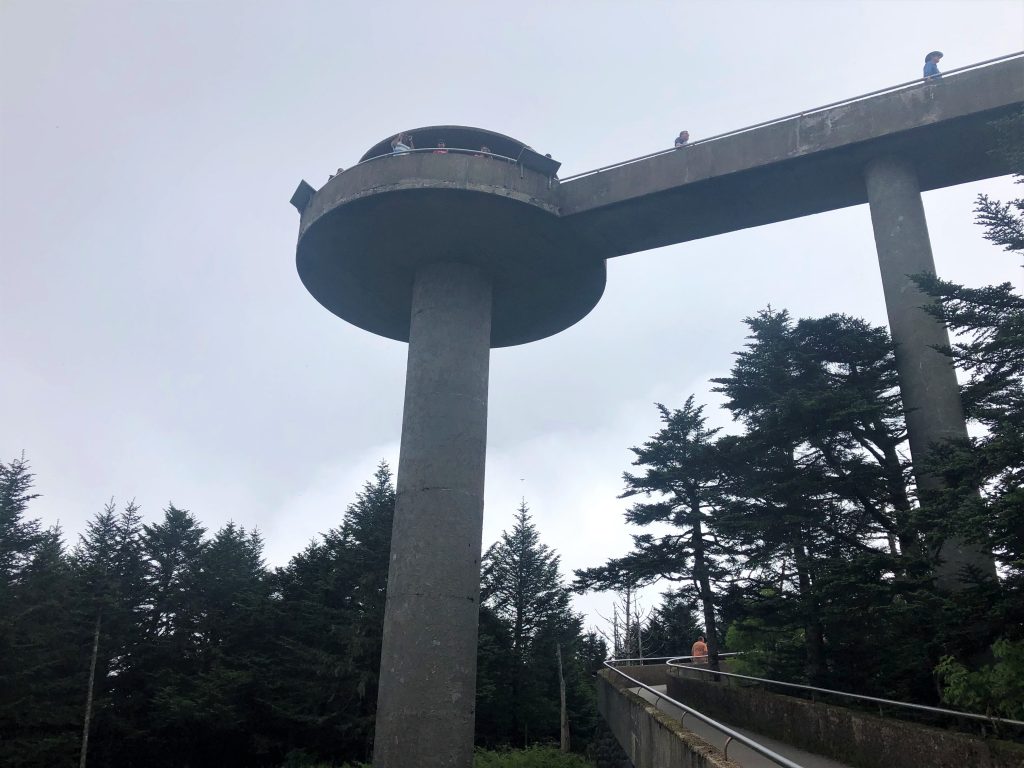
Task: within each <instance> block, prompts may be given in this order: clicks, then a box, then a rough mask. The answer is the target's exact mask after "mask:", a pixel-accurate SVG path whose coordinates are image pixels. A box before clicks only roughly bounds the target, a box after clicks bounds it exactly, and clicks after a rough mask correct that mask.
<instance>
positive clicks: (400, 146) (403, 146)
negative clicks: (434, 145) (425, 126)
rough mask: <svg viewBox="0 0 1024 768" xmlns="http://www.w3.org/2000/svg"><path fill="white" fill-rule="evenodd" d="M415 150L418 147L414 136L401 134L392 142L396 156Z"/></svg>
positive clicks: (392, 148)
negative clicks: (413, 139) (414, 141)
mask: <svg viewBox="0 0 1024 768" xmlns="http://www.w3.org/2000/svg"><path fill="white" fill-rule="evenodd" d="M413 149H416V145H415V144H414V143H413V141H412V134H409V135H406V134H404V133H400V134H398V135H397V136H395V138H393V139H392V140H391V151H392V152H394V153H395V154H396V155H399V154H401V153H403V152H409V151H411V150H413Z"/></svg>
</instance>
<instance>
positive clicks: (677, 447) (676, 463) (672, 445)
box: [574, 396, 728, 669]
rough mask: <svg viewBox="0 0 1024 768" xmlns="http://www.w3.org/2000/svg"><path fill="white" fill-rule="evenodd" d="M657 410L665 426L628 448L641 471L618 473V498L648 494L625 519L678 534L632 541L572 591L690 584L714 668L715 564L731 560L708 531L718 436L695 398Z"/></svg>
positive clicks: (581, 573) (717, 497) (718, 568)
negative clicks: (621, 486) (620, 484)
mask: <svg viewBox="0 0 1024 768" xmlns="http://www.w3.org/2000/svg"><path fill="white" fill-rule="evenodd" d="M657 408H658V412H659V413H660V415H661V422H662V424H663V425H664V426H663V427H662V428H661V430H659V432H658V433H657V434H656V435H654V436H653V437H652V438H651V439H650V440H648V441H647V442H646V443H644V444H643V445H642V446H640V447H634V448H631V449H630V450H631V451H632V452H633V453H634V454H635V456H636V459H635V460H634V461H633V465H634V466H638V467H641V468H643V470H644V472H643V474H639V475H634V474H631V473H629V472H625V473H623V480H624V481H625V483H626V490H625V492H624V493H623V494H622V495H621V496H620V498H629V497H632V496H637V495H640V494H643V495H644V496H645V497H646V498H648V499H650V498H651V497H652V496H653V497H654V499H653V500H652V501H644V502H637V503H635V504H633V506H632V507H630V509H629V510H628V511H627V512H626V521H627V522H629V523H632V524H633V525H638V526H651V525H655V526H658V527H659V528H663V527H664V525H665V524H668V525H670V526H672V527H673V528H674V529H676V530H675V531H674V532H673V533H670V534H665V535H662V536H658V537H656V536H654V535H653V534H642V535H638V536H633V545H634V551H633V552H631V553H630V554H628V555H626V556H625V557H622V558H616V559H612V560H610V561H609V562H608V563H607V564H606V565H604V566H602V567H599V568H588V569H582V570H578V571H576V582H575V584H574V586H575V587H576V588H577V589H581V590H582V589H594V588H596V589H616V588H619V587H621V586H622V585H623V584H631V583H636V584H645V583H653V582H656V581H658V580H660V579H666V580H669V581H677V582H684V583H685V582H689V583H690V587H689V589H687V590H686V591H687V594H689V595H691V596H693V597H696V598H697V599H698V600H699V601H700V604H701V606H702V609H703V616H704V627H705V631H704V634H706V636H707V642H708V651H709V655H710V657H711V658H710V661H711V664H712V666H713V668H715V669H717V668H718V653H719V638H718V634H719V633H718V627H717V619H716V615H715V614H716V609H715V592H714V589H713V585H714V583H715V582H716V581H718V580H719V579H721V578H722V577H723V576H724V575H725V571H724V569H723V567H722V565H721V564H720V562H719V561H720V559H721V558H722V557H724V556H726V555H727V554H728V550H727V548H725V547H724V546H723V544H722V542H721V540H720V539H719V538H718V537H716V536H715V535H714V534H715V532H714V527H713V525H714V519H713V518H714V515H715V513H716V511H717V510H719V509H720V508H721V506H722V504H723V497H722V486H721V480H722V470H721V462H720V459H719V457H718V455H717V452H716V448H715V444H714V441H713V438H714V436H715V433H716V432H717V431H718V430H715V429H708V428H707V427H706V426H705V424H706V421H707V419H706V418H705V416H704V407H703V406H698V405H695V404H694V399H693V396H690V397H689V398H687V400H686V403H685V404H684V405H683V407H682V409H679V410H674V411H670V410H669V409H668V408H666V407H665V406H664V405H661V404H660V403H659V404H657ZM694 637H695V636H694ZM690 642H692V639H691V640H690ZM682 647H688V643H687V644H686V645H684V646H682Z"/></svg>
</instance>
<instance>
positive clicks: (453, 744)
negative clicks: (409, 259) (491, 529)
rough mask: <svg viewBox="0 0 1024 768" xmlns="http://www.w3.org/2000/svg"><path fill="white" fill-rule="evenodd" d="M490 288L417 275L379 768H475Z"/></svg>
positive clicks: (439, 270) (454, 267)
mask: <svg viewBox="0 0 1024 768" xmlns="http://www.w3.org/2000/svg"><path fill="white" fill-rule="evenodd" d="M490 339H491V282H490V280H489V279H488V278H487V277H486V276H485V275H484V274H483V273H482V272H481V271H480V270H479V269H478V268H476V267H473V266H470V265H465V264H431V265H428V266H426V267H423V268H421V269H420V270H418V271H417V273H416V278H415V286H414V288H413V299H412V320H411V325H410V329H409V362H408V370H407V372H406V383H405V413H404V416H403V419H402V447H401V456H400V457H399V462H398V486H397V489H398V498H397V503H396V506H395V522H394V528H393V533H392V540H391V564H390V571H389V573H388V595H387V607H386V609H385V613H384V642H383V648H382V650H381V669H380V690H379V694H378V698H377V729H376V737H375V741H374V760H373V764H374V766H375V767H376V768H409V766H417V768H470V767H471V766H472V763H473V725H474V715H475V704H476V651H477V621H478V612H479V598H480V547H481V537H482V535H483V534H482V527H483V504H484V459H485V453H486V443H487V374H488V367H489V362H490Z"/></svg>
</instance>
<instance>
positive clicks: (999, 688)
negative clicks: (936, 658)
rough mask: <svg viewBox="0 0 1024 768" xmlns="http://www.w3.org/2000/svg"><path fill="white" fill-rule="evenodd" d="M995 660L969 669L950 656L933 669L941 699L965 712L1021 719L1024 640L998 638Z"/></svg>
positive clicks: (994, 650)
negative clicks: (937, 678)
mask: <svg viewBox="0 0 1024 768" xmlns="http://www.w3.org/2000/svg"><path fill="white" fill-rule="evenodd" d="M992 655H993V656H994V657H995V659H996V661H995V663H994V664H988V665H986V666H983V667H982V668H980V669H978V670H975V671H971V670H969V669H968V668H967V667H965V666H964V665H963V664H961V663H960V662H958V661H956V660H955V659H954V658H953V657H952V656H945V657H943V659H942V661H941V662H940V663H939V665H938V666H937V667H936V668H935V672H936V674H937V675H938V677H939V680H940V681H941V683H942V700H943V701H944V702H946V703H947V704H950V705H952V706H955V707H959V708H961V709H963V710H966V711H968V712H979V713H984V714H986V715H992V716H995V717H1005V718H1009V719H1011V720H1024V642H1021V641H1017V642H1011V641H1009V640H1006V639H1002V640H997V641H996V642H995V644H994V645H993V646H992Z"/></svg>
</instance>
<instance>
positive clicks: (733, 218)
mask: <svg viewBox="0 0 1024 768" xmlns="http://www.w3.org/2000/svg"><path fill="white" fill-rule="evenodd" d="M1022 103H1024V59H1014V60H1010V61H1006V62H1002V63H999V64H993V65H991V66H987V67H984V68H982V69H978V70H975V71H972V72H965V73H962V74H958V75H956V76H955V77H950V78H948V79H944V80H943V81H941V82H940V83H938V84H935V85H926V84H924V83H922V84H921V85H920V86H919V87H913V88H909V89H906V90H901V91H896V92H893V93H889V94H883V95H880V96H874V97H871V98H868V99H864V100H862V101H857V102H853V103H852V104H848V105H844V106H839V107H834V108H832V109H829V110H826V111H823V112H818V113H814V114H810V115H806V116H803V117H794V118H792V119H789V120H785V121H783V122H779V123H775V124H772V125H769V126H766V127H764V128H757V129H754V130H751V131H747V132H745V133H740V134H737V135H734V136H730V137H727V138H723V139H720V140H716V141H713V142H708V143H707V144H699V143H698V144H694V145H692V146H688V147H686V148H684V149H680V150H677V151H675V152H671V153H668V154H664V155H658V156H656V157H652V158H649V159H647V160H642V161H639V162H636V163H632V164H629V165H625V166H621V167H618V168H613V169H611V170H608V171H603V172H601V173H597V174H593V175H590V176H585V177H582V178H579V179H573V180H570V181H567V182H565V183H563V184H562V185H561V189H560V191H561V212H562V216H563V217H565V218H566V219H567V220H568V221H570V222H572V223H573V225H574V226H575V227H576V228H577V229H578V230H579V232H580V233H581V235H585V236H587V237H588V238H590V239H591V242H592V243H593V245H594V247H595V249H598V251H599V253H600V254H601V255H603V256H605V257H611V256H618V255H622V254H626V253H633V252H635V251H642V250H646V249H648V248H657V247H661V246H665V245H670V244H672V243H681V242H686V241H689V240H696V239H699V238H702V237H709V236H711V235H717V234H721V233H723V232H731V231H734V230H737V229H744V228H746V227H754V226H759V225H762V224H768V223H771V222H775V221H783V220H786V219H793V218H797V217H800V216H807V215H809V214H813V213H821V212H822V211H829V210H834V209H836V208H844V207H846V206H850V205H859V204H862V203H865V202H867V192H866V190H865V189H864V179H863V170H864V166H865V165H866V164H867V163H868V162H869V161H870V160H872V159H873V158H875V157H879V156H882V155H899V156H902V157H905V158H907V159H908V160H909V161H910V162H911V163H912V164H913V165H914V167H915V168H916V169H917V172H918V176H919V179H920V183H921V188H922V189H925V190H928V189H935V188H938V187H946V186H951V185H954V184H962V183H964V182H967V181H974V180H977V179H983V178H989V177H992V176H1000V175H1004V174H1006V173H1008V170H1007V168H1006V166H1005V165H1004V164H1003V163H1001V162H1000V161H999V160H998V159H996V158H993V157H990V156H989V155H988V153H987V150H988V148H989V147H990V146H991V139H990V137H989V136H988V122H989V121H990V120H992V119H993V118H995V117H1000V116H1003V115H1006V114H1009V113H1011V112H1013V111H1015V110H1017V109H1019V108H1020V107H1021V105H1022Z"/></svg>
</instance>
